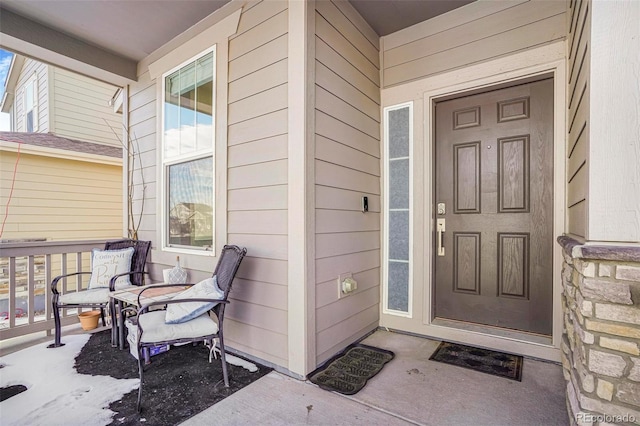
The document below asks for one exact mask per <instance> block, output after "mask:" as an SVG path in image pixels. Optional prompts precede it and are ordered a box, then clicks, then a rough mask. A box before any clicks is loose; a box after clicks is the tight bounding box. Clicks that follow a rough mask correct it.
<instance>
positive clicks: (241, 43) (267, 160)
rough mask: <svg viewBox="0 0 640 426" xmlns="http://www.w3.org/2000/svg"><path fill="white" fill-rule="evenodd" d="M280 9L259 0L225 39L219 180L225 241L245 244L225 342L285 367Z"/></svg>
mask: <svg viewBox="0 0 640 426" xmlns="http://www.w3.org/2000/svg"><path fill="white" fill-rule="evenodd" d="M288 13H289V12H288V9H287V3H286V2H283V1H262V2H259V3H258V4H256V5H255V6H253V7H251V8H250V9H249V10H245V11H243V13H242V15H241V17H240V23H239V29H238V32H237V33H236V35H234V36H233V37H232V39H231V41H230V42H229V109H228V118H229V133H228V138H229V139H228V167H229V170H228V180H227V190H228V191H227V195H228V199H227V202H228V204H227V208H228V210H229V212H228V215H227V232H228V239H227V241H228V243H229V244H237V245H240V246H244V247H246V248H247V257H246V258H245V260H244V261H243V265H242V267H241V269H240V270H239V271H238V277H239V280H238V281H237V282H236V283H235V284H234V288H235V289H237V290H234V294H233V295H232V297H234V298H235V300H234V301H233V302H232V304H231V305H230V307H231V308H232V309H230V314H229V316H230V318H231V320H232V324H233V327H232V331H231V332H232V336H231V337H230V339H231V341H230V343H229V344H230V345H232V346H233V347H234V348H236V349H239V350H242V351H243V352H247V353H249V354H252V355H254V356H258V357H260V358H262V359H265V360H267V361H270V362H274V363H276V364H278V365H281V366H283V367H285V368H286V367H287V366H288V362H287V358H288V333H287V330H288V313H287V309H288V286H287V281H288V280H287V274H288V271H287V239H288V237H287V233H288V214H287V180H288V176H287V173H288V167H287V156H288V153H287V150H288V138H287V123H288V121H287V105H288V86H287V81H288V60H287V49H288V43H287V38H288V34H287V31H288V19H289V15H288ZM226 334H227V335H229V334H231V333H226ZM225 337H226V336H225Z"/></svg>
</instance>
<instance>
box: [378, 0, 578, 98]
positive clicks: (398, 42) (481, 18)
mask: <svg viewBox="0 0 640 426" xmlns="http://www.w3.org/2000/svg"><path fill="white" fill-rule="evenodd" d="M565 9H566V4H565V3H564V2H562V1H547V2H540V1H534V0H529V1H522V0H519V1H516V2H477V3H472V4H470V5H467V6H465V7H462V8H459V9H457V10H454V11H452V12H450V13H447V14H445V15H442V16H439V17H436V18H433V19H431V20H429V21H425V22H424V23H421V24H418V25H415V26H413V27H409V28H407V29H404V30H401V31H398V32H396V33H394V34H391V35H389V36H386V37H384V38H383V42H382V45H383V50H384V53H383V64H384V66H383V86H384V87H389V86H393V85H397V84H402V83H405V82H408V81H411V80H416V79H420V78H424V77H427V76H430V75H434V74H438V73H442V72H445V71H449V70H452V69H456V68H461V67H464V66H467V65H470V64H473V63H476V62H482V61H486V60H489V59H492V58H496V57H499V56H504V55H508V54H511V53H515V52H517V51H520V50H524V49H528V48H531V47H534V46H538V45H541V44H545V43H549V42H553V41H555V40H560V39H563V38H564V37H565V31H566V29H565ZM427 22H428V24H427Z"/></svg>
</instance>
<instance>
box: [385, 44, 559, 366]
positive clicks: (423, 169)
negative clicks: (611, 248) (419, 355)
mask: <svg viewBox="0 0 640 426" xmlns="http://www.w3.org/2000/svg"><path fill="white" fill-rule="evenodd" d="M565 44H566V43H565V42H564V41H561V42H556V43H551V44H548V45H544V46H541V47H538V48H534V49H530V50H526V51H523V52H518V53H516V54H513V55H509V56H505V57H501V58H498V59H494V60H491V61H487V62H483V63H480V64H476V65H472V66H469V67H465V68H462V69H457V70H453V71H450V72H446V73H443V74H438V75H435V76H431V77H428V78H424V79H421V80H417V81H412V82H409V83H406V84H404V85H400V86H394V87H391V88H387V89H383V90H382V107H383V108H384V107H387V106H391V105H396V104H400V103H404V102H409V101H412V100H413V101H414V117H415V119H414V147H415V148H414V156H415V157H414V158H413V160H412V162H413V166H414V170H415V174H414V179H416V180H417V182H418V181H420V182H427V180H428V179H427V177H429V176H432V164H431V161H432V159H431V153H432V143H433V142H432V120H433V115H432V114H433V110H432V105H433V100H434V99H437V98H442V97H444V96H451V95H455V94H462V93H465V92H468V91H470V90H475V89H483V88H490V87H492V86H496V85H500V84H504V83H508V82H511V81H519V80H522V79H525V78H529V77H534V76H539V75H549V74H553V77H554V172H553V173H554V207H553V215H554V218H553V234H554V235H561V234H563V233H564V232H565V222H566V221H565V215H566V211H565V210H566V207H565V187H564V181H565V159H566V141H565V137H566V120H565V114H566V97H565V93H566V75H565V68H566V57H565V56H566V51H565ZM420 179H421V180H420ZM414 188H415V189H414V192H413V194H412V195H413V196H414V204H413V206H412V208H413V210H414V211H415V214H414V218H413V222H412V225H413V226H414V229H415V231H414V232H416V233H417V234H416V235H421V236H422V238H421V240H423V244H414V246H413V248H412V249H413V258H414V259H424V262H421V263H420V264H415V265H413V266H414V267H413V279H414V300H417V301H419V300H422V301H423V304H422V307H421V309H420V310H421V311H422V315H419V314H418V309H416V310H415V314H416V315H415V316H414V318H411V319H409V318H402V317H398V316H394V315H390V314H388V313H385V312H382V309H381V316H380V325H381V326H382V327H388V328H392V329H398V330H404V331H407V332H412V333H417V334H421V335H427V336H430V337H433V338H437V339H445V340H453V341H458V342H463V343H468V344H473V345H479V346H486V347H492V348H495V349H498V350H503V351H507V352H514V353H521V354H523V355H527V356H533V357H537V358H542V359H548V360H553V361H559V360H560V341H561V337H562V305H561V292H562V283H561V267H562V252H561V249H560V247H559V246H558V245H557V244H554V245H553V247H554V248H553V332H552V344H551V345H544V344H540V343H534V342H529V341H525V340H518V339H516V338H512V337H498V336H495V335H489V334H481V333H478V332H473V331H469V330H462V329H454V328H450V327H443V326H439V325H435V324H433V323H432V320H431V306H432V302H433V300H432V285H431V278H430V277H431V276H432V271H433V265H432V260H431V253H430V250H429V247H431V246H432V243H433V237H432V230H433V226H434V224H433V219H430V218H432V188H431V184H430V183H429V184H424V187H423V188H421V186H420V185H414ZM383 216H384V215H383ZM383 220H385V219H384V218H383ZM383 223H384V222H383ZM420 230H422V231H420ZM416 239H417V238H414V241H415V240H416ZM385 261H386V259H383V263H384V262H385ZM414 308H418V306H415V307H414Z"/></svg>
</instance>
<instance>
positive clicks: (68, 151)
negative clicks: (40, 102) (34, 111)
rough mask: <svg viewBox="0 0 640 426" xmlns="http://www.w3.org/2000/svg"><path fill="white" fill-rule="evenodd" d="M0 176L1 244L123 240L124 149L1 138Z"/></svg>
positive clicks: (32, 137) (55, 139)
mask: <svg viewBox="0 0 640 426" xmlns="http://www.w3.org/2000/svg"><path fill="white" fill-rule="evenodd" d="M0 170H2V179H1V180H0V197H1V198H2V206H3V209H2V217H3V219H4V217H5V214H6V221H5V222H4V230H3V233H2V237H1V239H2V240H4V241H6V240H21V239H36V240H37V239H46V240H58V241H59V240H76V241H77V240H93V239H106V238H114V237H118V236H120V235H121V234H122V218H123V208H124V207H123V199H122V148H118V147H115V146H109V145H102V144H96V143H90V142H83V141H77V140H73V139H67V138H62V137H59V136H53V135H50V134H47V133H44V134H42V133H15V132H0ZM14 170H15V174H14ZM7 203H8V204H9V206H8V208H6V210H5V206H6V204H7Z"/></svg>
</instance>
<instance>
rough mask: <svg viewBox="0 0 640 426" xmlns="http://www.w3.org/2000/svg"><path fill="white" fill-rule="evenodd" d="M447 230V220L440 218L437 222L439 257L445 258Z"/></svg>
mask: <svg viewBox="0 0 640 426" xmlns="http://www.w3.org/2000/svg"><path fill="white" fill-rule="evenodd" d="M445 230H446V227H445V220H444V218H438V219H437V220H436V233H437V240H438V252H437V254H438V256H444V231H445Z"/></svg>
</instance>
